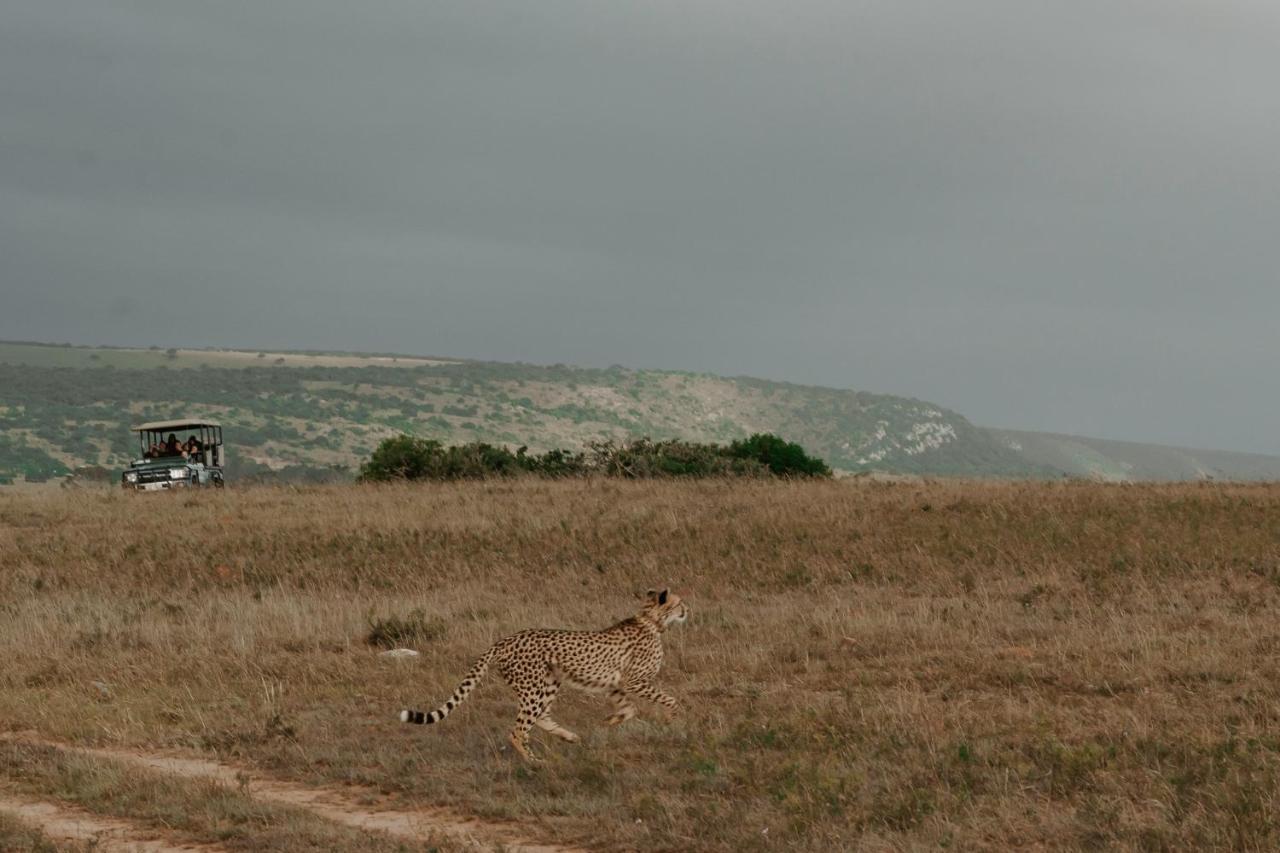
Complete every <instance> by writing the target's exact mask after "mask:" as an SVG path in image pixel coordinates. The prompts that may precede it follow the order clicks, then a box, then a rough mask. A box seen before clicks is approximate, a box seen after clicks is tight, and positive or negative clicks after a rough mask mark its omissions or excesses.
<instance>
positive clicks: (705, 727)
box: [0, 479, 1280, 851]
mask: <svg viewBox="0 0 1280 853" xmlns="http://www.w3.org/2000/svg"><path fill="white" fill-rule="evenodd" d="M659 584H662V585H670V586H671V587H672V589H673V590H675V591H676V592H678V593H679V594H680V595H682V596H683V597H684V598H685V600H686V601H687V602H688V604H689V605H690V607H691V608H692V617H691V621H690V622H689V623H688V624H687V625H685V626H681V627H676V628H673V629H672V630H671V632H670V633H668V634H667V635H666V643H667V662H666V665H665V667H664V671H663V674H662V675H661V676H660V678H659V684H660V685H661V686H662V687H663V688H664V689H666V690H668V691H669V692H671V693H673V694H674V695H676V696H677V697H678V698H679V699H681V700H682V702H683V709H682V712H681V713H680V714H679V715H678V716H677V717H676V718H675V719H674V720H672V721H666V720H664V719H663V718H662V717H661V716H660V715H658V714H657V713H656V712H655V710H654V709H653V708H652V707H651V706H646V705H642V706H641V714H640V717H639V718H638V719H636V720H633V721H631V722H629V723H627V724H625V725H623V726H620V727H617V728H606V727H605V726H604V725H603V721H604V719H605V718H606V717H607V716H608V714H609V708H608V707H607V704H606V703H605V702H603V701H602V700H600V699H599V698H595V697H588V696H582V695H580V694H575V693H572V692H567V693H562V694H561V697H560V698H559V699H558V700H557V703H556V706H555V716H556V718H557V719H558V720H559V721H560V722H562V723H564V724H565V725H566V726H568V727H569V728H570V729H573V730H574V731H577V732H578V733H579V734H581V735H582V736H583V739H582V742H581V743H579V744H565V743H562V742H560V741H556V740H553V739H547V738H546V737H545V735H542V734H541V733H539V732H537V731H536V730H535V733H534V741H535V743H534V749H535V751H536V752H537V753H538V754H539V755H540V756H541V757H542V758H543V759H544V761H543V762H542V763H539V764H532V765H530V764H525V763H522V762H520V761H519V760H518V759H517V758H516V757H515V756H514V755H513V754H512V753H511V751H510V750H509V749H508V748H506V733H507V731H508V730H509V728H510V725H511V722H512V720H513V718H514V713H515V707H514V703H513V701H512V697H511V694H510V693H509V692H508V689H507V688H506V687H505V685H503V684H502V683H501V679H500V678H498V677H497V675H496V674H494V673H491V674H490V676H489V678H488V679H487V680H486V681H485V682H484V683H482V685H481V686H480V687H479V688H478V689H477V691H476V692H474V693H473V694H472V696H471V698H470V699H469V700H468V702H467V703H466V704H465V705H463V706H462V707H461V708H460V709H458V710H457V711H455V712H454V713H453V715H452V716H451V717H450V718H449V719H448V720H447V721H445V722H444V723H442V724H440V725H439V726H432V727H426V728H423V727H411V726H402V725H401V724H399V723H398V722H397V720H396V713H397V711H398V710H399V709H400V708H402V707H405V706H414V707H434V706H435V705H436V704H438V703H439V702H440V701H442V700H444V699H445V698H446V697H447V696H448V694H449V693H450V692H451V691H452V690H453V688H454V687H455V686H456V685H457V683H458V681H459V680H460V678H461V677H462V675H463V674H464V673H465V671H466V670H467V668H468V667H469V666H470V664H471V663H472V662H473V660H474V659H475V658H476V657H478V656H479V655H480V654H481V653H482V652H483V651H484V650H485V649H486V648H487V647H488V646H489V644H490V643H492V642H493V641H494V640H495V639H497V638H499V637H501V636H503V635H505V634H508V633H511V632H514V631H516V630H519V629H522V628H525V627H532V626H544V627H575V628H588V627H604V626H606V625H608V624H611V623H612V622H614V621H616V620H618V619H621V618H623V617H625V616H628V615H630V614H632V613H633V612H634V611H635V610H636V609H637V608H638V605H639V599H638V595H639V594H640V593H642V592H643V591H644V590H645V589H647V588H648V587H651V586H655V585H659ZM1278 605H1280V486H1275V485H1248V486H1244V485H1227V484H1221V483H1219V484H1196V485H1190V484H1188V485H1167V486H1154V485H1143V486H1137V485H1103V484H1090V483H1019V482H1006V483H996V482H975V481H967V482H966V481H928V482H903V483H886V482H871V481H868V480H865V479H854V480H843V481H834V482H814V483H793V482H742V481H737V482H719V481H704V482H652V481H651V482H625V481H603V480H585V481H566V482H550V481H539V480H517V481H511V482H500V483H462V484H448V485H446V484H424V485H412V486H407V485H406V486H359V485H344V486H330V487H306V488H269V487H259V488H242V489H241V488H228V489H226V490H224V491H203V492H186V493H168V494H160V495H129V494H124V493H121V492H118V491H115V490H106V489H101V490H99V489H83V490H75V489H62V490H54V489H49V490H44V491H17V492H15V491H4V490H0V736H8V737H9V738H10V739H8V740H4V739H0V794H5V793H7V794H10V795H14V796H24V797H36V798H40V799H42V800H47V801H51V802H58V803H65V804H68V805H73V806H75V807H76V808H80V809H86V810H89V811H92V812H97V813H99V814H103V815H117V816H124V817H128V818H129V819H130V820H134V821H137V822H140V823H142V824H145V825H149V826H154V827H156V829H157V831H164V832H169V833H176V835H175V837H178V838H182V839H186V840H190V841H192V842H193V843H194V842H208V843H217V844H219V845H222V846H223V848H225V849H243V850H254V849H271V850H284V851H292V850H339V851H349V850H361V851H364V850H370V851H373V850H419V849H422V850H425V849H429V848H431V847H437V848H440V849H449V845H450V842H449V841H448V840H447V839H444V840H441V841H439V842H432V843H430V844H428V843H426V842H423V843H421V844H416V843H414V842H406V841H396V840H393V839H390V838H384V837H381V836H379V835H378V834H377V833H368V832H356V831H353V830H351V829H350V828H347V827H341V826H338V825H337V824H332V823H330V822H328V821H325V820H323V819H321V818H314V817H312V816H309V815H305V814H302V813H300V812H299V811H298V810H296V809H289V808H285V807H276V806H270V805H268V804H264V803H261V802H259V801H257V800H255V799H254V798H253V797H252V796H251V793H252V791H251V789H250V790H249V791H248V792H246V791H239V790H236V789H235V788H234V787H228V786H225V785H216V784H212V783H195V782H182V783H178V782H161V781H159V780H158V779H157V778H156V777H155V776H154V775H152V774H148V773H146V772H144V771H142V770H139V769H137V768H131V767H126V766H124V765H122V764H119V763H115V762H112V761H111V760H109V759H108V758H92V757H84V756H80V757H76V755H75V754H71V753H67V752H65V751H60V750H58V749H54V748H50V747H47V746H40V745H38V744H35V743H30V742H26V741H23V740H20V739H17V740H15V739H13V738H17V737H19V736H20V737H26V738H37V739H43V740H47V741H52V742H56V743H62V744H68V745H74V746H82V747H96V748H109V749H137V750H149V751H163V752H166V753H169V754H179V755H187V756H190V757H193V758H207V759H213V760H218V761H225V762H228V763H232V764H235V765H237V766H243V767H248V768H253V769H256V770H260V771H262V772H263V773H269V774H272V775H273V776H274V777H278V778H285V779H290V780H296V781H297V782H300V783H303V784H307V785H316V786H321V785H326V786H360V787H359V788H358V790H362V791H373V792H375V794H374V795H373V799H374V800H376V802H377V804H378V805H380V806H381V805H385V806H387V807H392V806H394V807H404V808H409V807H416V806H422V805H433V806H447V807H449V808H451V809H453V810H455V811H457V812H461V813H465V814H469V815H475V816H478V817H480V818H482V819H485V820H488V821H491V822H494V823H508V824H511V825H518V826H520V827H521V831H522V832H524V833H525V834H526V835H527V836H529V837H531V838H534V839H538V840H541V841H544V842H548V843H559V844H566V845H568V844H572V845H576V846H579V847H582V848H587V849H602V850H708V851H736V850H815V851H816V850H834V849H850V850H914V849H923V848H939V847H942V848H949V849H957V850H982V849H988V850H1005V849H1015V848H1017V849H1028V848H1039V849H1064V850H1065V849H1096V848H1119V849H1143V850H1173V849H1191V848H1198V849H1213V848H1216V849H1237V850H1241V849H1250V850H1272V849H1277V848H1280V658H1278V655H1280V618H1277V616H1278V614H1277V606H1278ZM371 637H372V639H374V640H380V641H383V643H384V645H379V644H377V643H371V642H370V639H371ZM385 645H405V646H409V647H412V648H414V649H417V650H418V651H419V652H421V654H420V656H419V657H416V658H410V659H390V658H387V657H383V656H380V652H381V651H383V649H384V646H385ZM42 845H45V846H42ZM0 848H5V849H53V846H52V842H50V841H49V840H48V839H42V838H41V836H40V835H39V833H38V832H35V831H34V830H32V829H31V827H29V826H25V825H23V824H22V823H20V822H16V821H14V820H12V819H10V818H7V817H4V818H0Z"/></svg>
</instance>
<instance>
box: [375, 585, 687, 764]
mask: <svg viewBox="0 0 1280 853" xmlns="http://www.w3.org/2000/svg"><path fill="white" fill-rule="evenodd" d="M688 616H689V608H688V607H686V606H685V604H684V602H683V601H681V600H680V598H679V596H676V595H673V594H672V593H671V592H670V590H666V589H664V590H662V591H661V592H656V591H654V590H649V594H648V598H647V600H646V602H645V605H644V607H643V608H642V609H641V610H640V612H639V613H637V614H636V615H635V616H632V617H631V618H630V619H624V620H622V621H621V622H619V623H618V624H616V625H614V626H613V627H611V628H605V629H604V630H603V631H560V630H553V629H533V630H529V631H521V632H520V633H519V634H512V635H511V636H510V637H506V638H505V639H502V640H499V641H498V642H497V643H495V644H494V645H493V646H492V647H491V648H490V649H489V651H487V652H485V653H484V656H483V657H482V658H480V660H478V661H476V663H475V665H474V666H473V667H471V671H470V672H468V673H467V675H466V677H465V678H463V679H462V684H460V685H458V689H457V690H455V691H453V696H451V697H449V699H448V701H446V702H445V703H444V704H443V705H441V706H440V707H439V708H438V709H437V710H435V711H432V712H431V713H429V714H427V713H423V712H422V711H412V710H404V711H401V712H400V721H401V722H402V723H417V724H419V725H422V724H429V723H438V722H440V721H441V720H443V719H444V718H445V717H447V716H449V712H450V711H452V710H453V709H454V708H456V707H458V706H459V705H461V704H462V702H463V700H465V699H466V698H467V696H468V695H469V694H470V693H471V691H472V690H474V689H475V686H476V685H477V684H479V683H480V679H482V678H483V677H484V674H485V671H486V670H487V669H488V668H489V664H491V663H497V665H498V671H499V672H501V673H502V677H503V678H505V679H506V680H507V683H508V684H510V685H511V687H512V689H513V690H515V691H516V693H517V695H518V696H519V699H520V713H519V715H518V716H517V717H516V725H515V728H513V729H512V730H511V746H512V747H514V748H515V751H516V752H517V753H519V754H520V757H521V758H523V759H525V760H526V761H533V760H535V759H534V757H533V756H532V755H530V754H529V730H530V729H531V728H532V727H533V726H535V725H536V726H537V727H538V728H540V729H542V730H543V731H544V732H548V733H550V734H553V735H555V736H556V737H558V738H560V739H562V740H567V741H569V742H570V743H576V742H577V740H578V736H577V735H576V734H574V733H573V732H571V731H569V730H568V729H566V728H565V727H564V726H562V725H560V724H559V723H557V722H556V721H555V720H553V719H551V717H550V716H548V715H547V711H548V709H549V708H550V707H551V703H552V702H554V701H555V698H556V693H557V691H559V690H560V685H561V684H569V685H572V686H573V687H577V688H579V689H581V690H586V691H588V692H592V693H607V694H608V695H609V699H610V700H611V701H612V702H613V707H614V712H613V715H612V716H610V717H609V721H608V722H609V725H611V726H616V725H618V724H619V723H623V722H626V721H627V720H629V719H631V718H632V717H634V716H635V714H636V706H635V705H634V704H632V702H631V699H632V697H635V696H639V697H641V698H642V699H648V700H649V701H651V702H656V703H657V704H659V705H661V706H662V707H663V709H665V711H666V713H667V715H668V716H670V715H671V714H672V713H673V712H674V711H675V709H676V705H677V703H676V700H675V699H673V698H672V697H671V696H669V695H667V694H666V693H663V692H662V691H660V690H658V689H657V688H655V687H654V686H653V679H654V677H655V676H657V674H658V668H659V667H660V666H662V632H663V631H665V630H666V628H667V626H668V625H671V624H673V623H676V622H683V621H685V619H687V618H688Z"/></svg>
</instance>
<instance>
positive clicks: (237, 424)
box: [0, 343, 1044, 479]
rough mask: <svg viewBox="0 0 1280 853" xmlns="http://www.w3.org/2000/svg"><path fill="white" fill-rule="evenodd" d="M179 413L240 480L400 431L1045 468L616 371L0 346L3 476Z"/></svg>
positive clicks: (761, 385) (900, 466) (743, 392)
mask: <svg viewBox="0 0 1280 853" xmlns="http://www.w3.org/2000/svg"><path fill="white" fill-rule="evenodd" d="M181 413H186V414H199V415H202V416H205V417H209V418H213V419H216V420H219V421H221V422H223V424H224V425H225V427H226V429H225V433H226V436H227V439H228V443H229V444H230V450H231V453H230V457H231V459H232V460H234V461H235V464H237V465H238V466H239V468H240V469H241V470H240V472H239V473H242V474H243V473H254V472H261V471H264V470H271V471H281V470H285V469H289V470H291V471H292V472H294V473H308V472H316V471H326V470H335V469H337V470H341V469H344V468H345V469H351V468H354V467H355V466H356V465H358V464H359V463H360V462H361V461H363V460H364V459H365V458H367V456H368V454H369V453H370V452H371V451H372V449H373V448H374V447H375V446H376V445H377V444H378V442H379V441H381V440H382V439H383V438H386V437H388V436H391V435H395V434H397V433H400V432H410V433H415V434H420V435H429V436H431V437H433V438H437V439H439V440H441V441H444V442H466V441H487V442H490V443H495V444H507V445H510V446H513V447H518V446H521V445H527V446H529V447H530V449H533V450H545V449H550V448H554V447H565V448H570V449H579V448H581V447H582V446H583V445H584V444H585V443H586V442H588V441H591V440H593V439H602V438H619V439H620V438H626V437H630V436H640V435H648V436H650V437H653V438H655V439H660V438H684V439H689V440H697V441H728V440H732V439H735V438H742V437H745V436H747V435H750V434H751V433H754V432H774V433H778V434H780V435H783V436H786V437H787V438H788V439H789V440H792V441H797V442H799V443H800V444H802V445H804V446H805V447H806V448H808V449H809V450H811V451H812V452H814V453H816V454H818V455H819V456H822V457H823V458H824V459H825V460H826V461H827V462H828V463H829V464H830V465H831V466H832V467H834V468H837V469H841V470H844V471H849V472H857V471H870V470H884V471H892V472H898V473H918V474H926V473H927V474H955V475H1006V476H1029V475H1035V474H1037V473H1044V471H1042V470H1041V469H1039V468H1038V467H1037V466H1036V465H1035V464H1034V463H1028V462H1026V461H1025V460H1024V459H1022V457H1021V456H1019V454H1017V453H1016V452H1014V451H1012V450H1010V449H1009V448H1008V447H1007V446H1005V444H1004V443H1002V442H1000V441H998V440H997V439H995V438H994V437H992V436H991V435H989V434H988V433H987V432H986V431H985V430H981V429H978V428H977V427H975V426H973V424H971V423H969V421H968V420H966V419H965V418H964V417H962V416H961V415H959V414H957V413H955V412H951V411H948V410H946V409H944V408H942V407H939V406H935V405H933V404H931V403H927V402H924V401H920V400H913V399H908V398H905V397H896V396H891V395H886V394H869V393H866V392H861V391H847V390H839V389H833V388H820V387H813V386H804V385H794V384H789V383H784V382H770V381H766V380H761V379H751V378H745V377H738V378H726V377H720V376H711V375H708V374H698V373H684V372H676V371H658V370H631V369H628V368H624V367H618V366H615V367H611V368H608V369H603V370H601V369H591V368H580V367H569V366H566V365H552V366H535V365H528V364H505V363H496V362H478V361H456V360H444V359H422V358H410V357H405V356H393V355H385V354H379V355H362V354H351V353H275V352H270V353H268V352H263V353H256V352H244V351H217V350H167V351H166V350H160V349H158V348H152V349H102V348H90V347H71V346H50V345H37V344H20V343H9V344H4V345H0V428H3V431H4V432H3V437H2V438H0V477H8V478H11V479H12V478H20V477H25V478H27V479H41V478H46V477H49V476H57V475H59V474H62V473H65V472H66V471H67V470H69V469H73V468H76V467H80V466H86V465H96V466H105V467H113V466H120V465H122V464H124V463H125V462H126V461H127V460H128V458H129V457H130V455H131V454H134V453H136V448H135V445H134V444H133V437H132V436H131V435H130V434H129V432H128V427H129V425H130V424H132V423H137V422H141V421H145V420H150V419H159V418H168V417H172V416H175V415H176V414H181Z"/></svg>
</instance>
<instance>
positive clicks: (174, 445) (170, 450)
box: [164, 432, 182, 456]
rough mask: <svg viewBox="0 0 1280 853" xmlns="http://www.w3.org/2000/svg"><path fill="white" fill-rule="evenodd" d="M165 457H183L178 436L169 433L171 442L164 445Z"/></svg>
mask: <svg viewBox="0 0 1280 853" xmlns="http://www.w3.org/2000/svg"><path fill="white" fill-rule="evenodd" d="M164 455H165V456H181V455H182V445H181V444H179V443H178V434H177V433H173V432H171V433H169V440H168V441H166V442H165V443H164Z"/></svg>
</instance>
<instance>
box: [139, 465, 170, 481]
mask: <svg viewBox="0 0 1280 853" xmlns="http://www.w3.org/2000/svg"><path fill="white" fill-rule="evenodd" d="M138 482H139V483H167V482H169V469H168V468H163V469H159V470H156V471H139V472H138Z"/></svg>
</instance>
